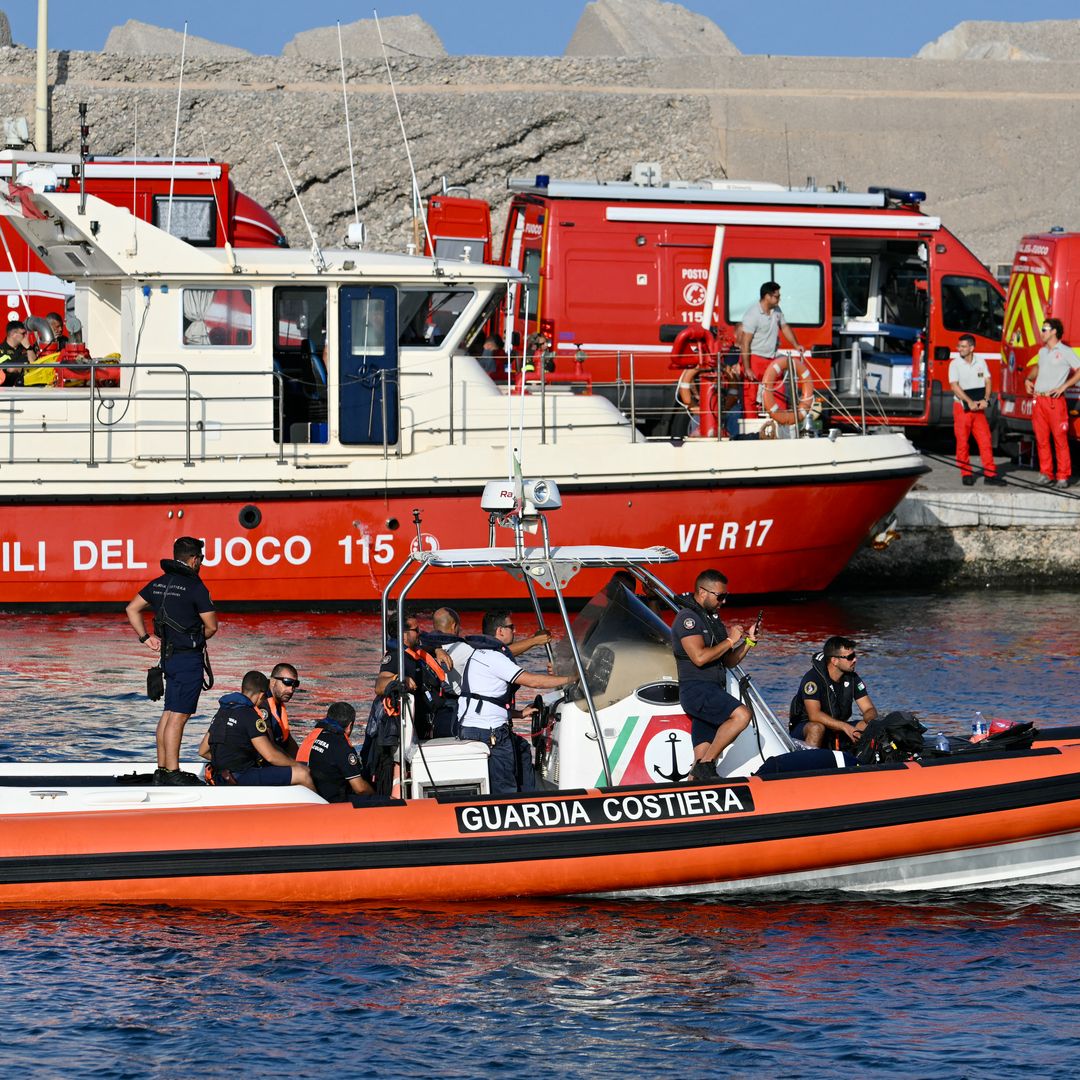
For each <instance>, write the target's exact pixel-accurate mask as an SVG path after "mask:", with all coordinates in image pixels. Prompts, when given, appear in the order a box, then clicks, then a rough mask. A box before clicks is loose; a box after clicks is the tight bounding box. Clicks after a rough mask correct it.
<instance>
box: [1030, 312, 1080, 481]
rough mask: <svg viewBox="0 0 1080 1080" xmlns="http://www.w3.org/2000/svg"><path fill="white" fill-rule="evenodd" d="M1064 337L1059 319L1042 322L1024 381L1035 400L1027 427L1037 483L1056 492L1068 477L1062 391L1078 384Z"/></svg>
mask: <svg viewBox="0 0 1080 1080" xmlns="http://www.w3.org/2000/svg"><path fill="white" fill-rule="evenodd" d="M1064 336H1065V327H1064V325H1063V324H1062V322H1061V320H1060V319H1043V321H1042V339H1043V346H1042V348H1041V349H1040V350H1039V355H1038V356H1037V357H1036V358H1035V364H1034V365H1033V366H1032V367H1031V368H1030V369H1029V371H1028V375H1027V378H1026V379H1025V380H1024V387H1025V389H1026V390H1027V392H1028V393H1029V394H1034V396H1035V405H1034V408H1033V409H1032V412H1031V425H1032V427H1033V428H1034V429H1035V445H1036V446H1037V447H1038V448H1039V472H1040V473H1042V476H1041V477H1040V479H1039V483H1041V484H1052V485H1053V486H1054V487H1057V488H1067V487H1068V486H1069V478H1070V477H1071V475H1072V458H1071V457H1070V456H1069V434H1068V426H1069V408H1068V406H1067V405H1066V404H1065V391H1066V390H1068V389H1069V387H1070V386H1075V385H1076V384H1077V383H1078V382H1080V360H1077V357H1076V353H1075V352H1073V350H1072V349H1070V348H1069V347H1068V346H1067V345H1065V344H1064V343H1063V342H1062V340H1061V339H1062V337H1064ZM1055 456H1056V457H1057V468H1056V470H1055V468H1054V458H1055ZM1055 477H1056V479H1055Z"/></svg>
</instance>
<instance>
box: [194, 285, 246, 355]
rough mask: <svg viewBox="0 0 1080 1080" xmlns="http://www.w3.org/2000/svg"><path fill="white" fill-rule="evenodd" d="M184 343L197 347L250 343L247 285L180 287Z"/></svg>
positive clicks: (233, 346)
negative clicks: (240, 287)
mask: <svg viewBox="0 0 1080 1080" xmlns="http://www.w3.org/2000/svg"><path fill="white" fill-rule="evenodd" d="M181 302H182V305H183V336H182V338H181V341H182V342H183V344H184V345H186V346H188V347H192V348H197V349H206V348H239V347H243V346H248V345H250V344H251V326H252V318H251V290H250V289H183V290H182V301H181Z"/></svg>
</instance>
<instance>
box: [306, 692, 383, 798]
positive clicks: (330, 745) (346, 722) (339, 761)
mask: <svg viewBox="0 0 1080 1080" xmlns="http://www.w3.org/2000/svg"><path fill="white" fill-rule="evenodd" d="M354 723H356V710H355V709H354V708H353V707H352V706H351V705H350V704H349V703H348V702H347V701H335V702H334V704H333V705H331V706H330V708H329V709H327V710H326V718H325V719H324V720H320V721H319V722H318V723H317V724H316V725H315V727H313V728H312V729H311V731H310V732H308V736H307V738H306V739H304V741H303V742H302V743H301V744H300V749H299V752H298V753H297V755H296V760H297V761H299V762H300V763H301V764H302V765H307V767H308V768H309V769H310V770H311V779H312V780H313V781H314V783H315V790H316V791H317V792H318V793H319V794H320V795H321V796H322V797H323V798H324V799H325V800H326V801H327V802H349V800H350V799H351V798H352V797H353V795H374V794H375V789H374V788H373V787H372V786H371V785H370V784H369V783H368V782H367V781H366V780H365V779H364V777H363V769H362V767H361V765H360V757H359V755H358V754H357V752H356V751H355V750H354V749H353V746H352V743H351V742H350V741H349V737H350V736H351V735H352V729H353V724H354Z"/></svg>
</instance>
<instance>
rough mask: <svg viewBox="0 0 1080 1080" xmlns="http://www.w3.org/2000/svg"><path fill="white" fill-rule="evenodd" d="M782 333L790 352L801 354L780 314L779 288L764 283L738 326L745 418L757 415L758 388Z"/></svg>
mask: <svg viewBox="0 0 1080 1080" xmlns="http://www.w3.org/2000/svg"><path fill="white" fill-rule="evenodd" d="M781 332H783V335H784V337H786V338H787V339H788V341H790V342H791V347H792V348H794V349H799V350H800V351H802V346H801V345H800V344H799V343H798V341H796V340H795V332H794V331H793V330H792V329H791V327H790V326H788V323H787V319H785V318H784V313H783V312H782V311H781V310H780V286H779V285H778V284H777V283H776V282H775V281H766V282H765V283H764V284H763V285H762V286H761V299H760V300H759V301H758V302H757V303H756V304H751V305H750V306H749V307H748V308H747V309H746V314H745V315H743V317H742V323H741V324H740V325H739V333H738V340H739V352H740V354H741V355H742V377H743V410H744V413H745V415H746V416H757V415H758V407H757V386H758V383H760V382H761V378H762V376H763V375H764V374H765V369H766V368H767V367H768V366H769V365H770V364H771V363H772V362H773V360H774V359H775V358H776V347H777V345H778V343H779V341H780V334H781ZM804 355H805V354H804Z"/></svg>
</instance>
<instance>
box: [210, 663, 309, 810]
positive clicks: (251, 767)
mask: <svg viewBox="0 0 1080 1080" xmlns="http://www.w3.org/2000/svg"><path fill="white" fill-rule="evenodd" d="M269 692H270V680H269V679H267V677H266V676H265V675H264V674H263V673H262V672H261V671H249V672H248V673H247V674H246V675H245V676H244V681H243V683H241V686H240V692H239V693H231V694H225V695H224V696H223V697H222V698H221V699H220V700H219V701H218V705H219V706H220V708H219V709H218V711H217V713H216V715H215V716H214V719H213V720H211V721H210V728H209V730H208V731H207V732H206V734H205V735H204V736H203V740H202V744H201V745H200V746H199V756H200V757H202V758H205V759H206V760H208V761H209V762H210V766H211V769H212V775H211V776H210V777H208V779H210V780H211V782H212V783H214V784H219V785H220V784H242V785H245V786H251V785H271V786H286V785H289V784H300V785H303V786H304V787H306V788H310V789H311V790H312V791H314V790H315V784H314V782H313V781H312V779H311V771H310V770H309V769H308V767H307V766H306V765H299V764H297V763H296V762H295V761H294V760H293V759H292V758H291V757H289V755H288V754H286V753H285V752H284V751H283V750H282V749H281V748H280V747H278V746H276V745H275V744H274V741H273V740H272V739H271V738H270V724H269V722H268V721H267V719H266V717H265V716H263V714H262V712H261V709H262V707H263V706H264V705H265V704H266V695H267V694H268V693H269Z"/></svg>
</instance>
